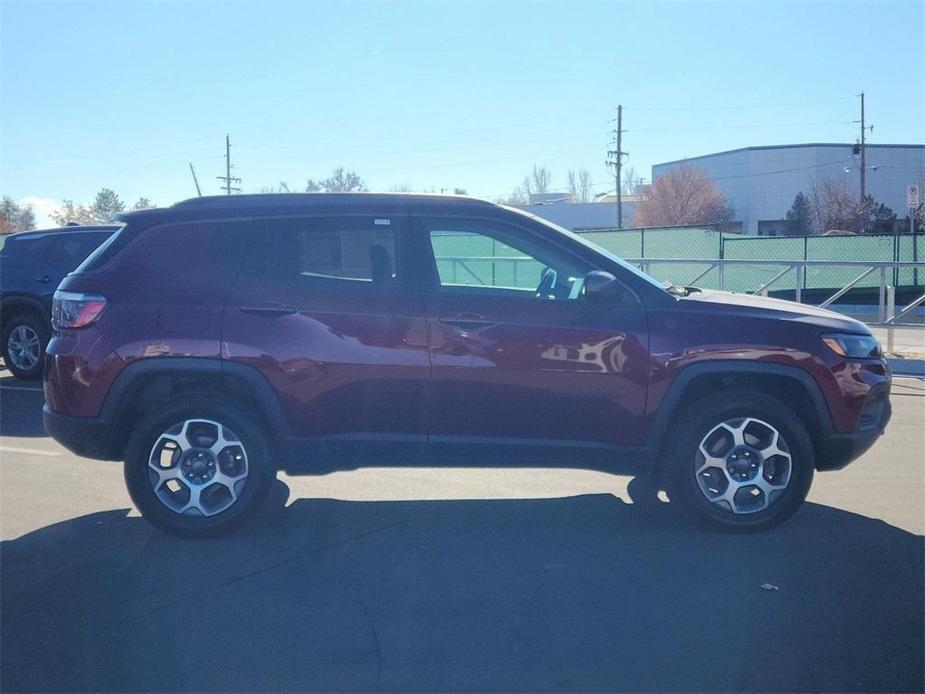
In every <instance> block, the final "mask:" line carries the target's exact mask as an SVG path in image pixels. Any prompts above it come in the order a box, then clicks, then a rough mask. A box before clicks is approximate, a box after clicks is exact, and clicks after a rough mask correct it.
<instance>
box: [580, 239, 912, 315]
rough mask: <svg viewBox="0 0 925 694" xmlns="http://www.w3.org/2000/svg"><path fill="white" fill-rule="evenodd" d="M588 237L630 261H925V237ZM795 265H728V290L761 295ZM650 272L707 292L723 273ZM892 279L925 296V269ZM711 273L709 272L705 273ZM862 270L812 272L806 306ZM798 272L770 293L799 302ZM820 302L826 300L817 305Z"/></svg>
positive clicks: (862, 297)
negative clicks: (761, 290) (758, 290)
mask: <svg viewBox="0 0 925 694" xmlns="http://www.w3.org/2000/svg"><path fill="white" fill-rule="evenodd" d="M578 233H580V234H581V235H582V237H584V238H586V239H588V240H589V241H591V242H593V243H596V244H598V245H599V246H602V247H603V248H606V249H607V250H609V251H611V252H612V253H615V254H616V255H618V256H620V257H622V258H639V259H647V260H648V259H658V258H663V259H679V258H691V259H703V260H722V259H725V260H781V261H793V260H828V261H835V262H838V261H841V262H846V263H848V262H875V261H883V262H915V261H923V260H925V234H915V235H912V234H899V235H873V234H870V235H864V236H860V235H854V236H847V235H846V236H742V235H739V234H725V233H722V232H721V231H720V230H719V229H718V228H716V227H711V226H698V227H671V228H655V229H625V230H621V231H618V230H616V229H606V230H594V231H580V232H578ZM786 267H787V265H786V263H782V264H781V265H780V266H776V265H763V266H754V265H752V266H734V265H731V266H728V267H726V268H725V269H724V272H725V277H724V286H725V288H726V289H727V290H730V291H742V292H747V291H754V290H755V289H756V288H758V287H760V286H762V285H763V284H765V283H766V282H768V281H770V280H772V279H773V278H774V276H775V275H777V274H778V273H779V272H780V271H782V270H783V269H785V268H786ZM649 272H650V274H652V275H653V276H655V277H656V278H657V279H659V280H664V281H669V282H672V283H674V284H679V285H687V284H692V283H694V281H695V280H696V284H697V285H698V286H700V287H704V288H711V289H718V288H719V274H718V269H717V268H714V269H712V270H711V269H710V265H709V264H707V263H696V262H692V263H689V264H687V263H684V264H670V265H669V264H664V265H661V266H660V265H659V264H658V263H652V264H650V265H649ZM890 272H891V273H892V277H891V278H888V281H889V282H890V283H891V284H892V285H893V286H894V287H896V288H897V301H900V300H902V299H904V298H906V297H911V296H912V295H913V294H915V293H916V291H917V292H918V294H921V293H922V291H923V288H922V285H923V283H925V271H922V270H918V269H914V268H900V269H895V270H891V271H890ZM703 273H706V274H703ZM859 274H860V271H859V270H858V268H851V267H847V268H838V267H818V268H812V267H811V268H807V271H806V273H805V274H804V276H803V301H805V302H808V303H821V302H822V301H823V300H825V299H826V298H827V297H828V296H830V295H831V294H833V293H834V292H835V291H837V290H838V289H839V288H841V287H844V286H845V285H847V284H849V283H850V282H851V281H852V280H854V279H855V278H856V277H857V276H858V275H859ZM796 281H797V280H796V276H795V274H794V273H790V274H789V275H785V276H783V277H781V278H780V279H779V280H778V281H776V282H774V285H773V289H772V290H771V291H770V292H769V293H770V294H772V295H775V296H781V297H784V298H792V297H793V296H794V294H795V290H796ZM879 281H880V280H879V276H876V275H875V273H872V274H871V276H869V277H867V278H865V279H863V280H861V281H860V282H859V283H858V284H857V286H856V287H855V288H853V289H852V290H850V291H849V292H848V293H847V294H846V295H845V296H844V297H842V300H841V302H842V303H852V302H854V303H870V302H876V300H877V296H876V295H877V293H878V290H879ZM817 299H818V300H817Z"/></svg>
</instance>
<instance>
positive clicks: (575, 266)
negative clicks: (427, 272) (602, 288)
mask: <svg viewBox="0 0 925 694" xmlns="http://www.w3.org/2000/svg"><path fill="white" fill-rule="evenodd" d="M447 226H449V225H447ZM430 243H431V247H432V249H433V254H434V261H435V264H436V268H437V276H438V278H439V281H440V290H441V291H446V292H452V293H482V294H484V293H491V294H497V295H503V294H506V295H510V296H524V297H534V298H541V299H563V300H567V299H578V298H581V296H582V286H583V282H584V276H585V274H587V272H588V271H589V270H591V269H593V268H590V267H588V266H586V265H585V264H584V263H580V262H578V261H576V260H575V259H574V258H572V257H570V256H567V255H566V254H563V253H559V252H556V250H555V249H553V248H549V247H546V246H540V245H539V244H537V243H536V242H534V241H532V240H531V239H529V238H517V237H515V236H514V235H512V234H510V233H504V232H503V231H497V230H486V231H475V230H470V229H465V228H460V229H452V228H449V229H447V228H440V229H431V230H430Z"/></svg>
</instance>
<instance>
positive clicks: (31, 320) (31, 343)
mask: <svg viewBox="0 0 925 694" xmlns="http://www.w3.org/2000/svg"><path fill="white" fill-rule="evenodd" d="M49 338H50V331H49V329H48V326H47V325H46V324H45V321H43V320H42V318H41V317H40V316H38V315H36V314H34V313H24V314H22V315H19V316H16V317H15V318H14V319H13V320H11V321H10V322H9V324H8V325H6V326H5V327H4V329H3V343H2V348H3V361H5V362H6V366H7V368H8V369H9V370H10V373H12V374H13V375H14V376H16V378H21V379H24V380H27V381H34V380H36V379H39V378H41V377H42V367H43V366H44V364H45V347H46V346H47V345H48V340H49Z"/></svg>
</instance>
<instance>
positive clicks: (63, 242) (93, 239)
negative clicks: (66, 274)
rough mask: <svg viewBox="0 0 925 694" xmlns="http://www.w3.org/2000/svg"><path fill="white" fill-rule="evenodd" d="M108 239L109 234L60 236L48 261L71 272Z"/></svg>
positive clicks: (51, 250)
mask: <svg viewBox="0 0 925 694" xmlns="http://www.w3.org/2000/svg"><path fill="white" fill-rule="evenodd" d="M107 238H109V234H108V233H99V234H88V233H73V234H68V233H65V234H59V235H58V238H57V239H56V240H55V242H54V244H52V247H51V249H50V251H49V253H48V260H49V261H50V262H52V263H54V264H55V265H58V266H60V267H62V268H66V269H68V270H71V269H73V268H76V267H77V266H78V265H80V264H81V263H82V262H83V261H84V259H85V258H86V257H87V256H89V255H90V254H91V253H92V252H93V251H94V250H96V248H97V246H99V245H100V244H101V243H103V241H105V240H106V239H107Z"/></svg>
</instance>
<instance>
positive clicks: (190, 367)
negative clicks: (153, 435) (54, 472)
mask: <svg viewBox="0 0 925 694" xmlns="http://www.w3.org/2000/svg"><path fill="white" fill-rule="evenodd" d="M157 375H163V376H165V377H169V378H176V377H184V376H193V377H196V376H204V377H207V378H210V379H214V380H215V381H217V382H218V383H220V384H221V389H222V391H223V392H226V393H229V395H232V394H234V391H235V388H234V385H233V384H234V383H235V382H238V383H244V384H245V385H246V387H247V388H248V391H249V393H250V394H251V395H252V396H253V399H254V401H255V403H256V404H257V407H258V408H259V410H260V414H261V415H262V416H263V418H264V419H265V420H266V422H267V424H268V425H269V427H270V432H269V434H270V437H271V438H273V439H275V440H276V441H282V440H283V438H285V437H286V436H289V435H290V427H289V422H288V420H287V419H286V416H285V413H284V412H283V408H282V405H280V402H279V398H277V396H276V393H275V392H274V391H273V387H272V386H271V385H270V383H269V381H267V379H266V377H265V376H264V375H263V374H262V373H261V372H260V371H259V370H258V369H257V368H256V367H253V366H249V365H247V364H240V363H236V362H229V361H227V360H224V359H218V358H214V359H213V358H208V357H148V358H145V359H140V360H138V361H135V362H132V363H131V364H129V365H128V366H126V367H125V368H123V369H122V371H120V372H119V375H118V376H116V379H115V381H114V382H113V384H112V386H111V387H110V389H109V393H107V395H106V399H105V400H104V401H103V405H102V407H101V408H100V414H99V419H101V420H102V421H104V422H107V423H109V425H110V426H111V427H112V429H111V430H112V431H113V433H112V436H113V439H112V441H111V444H112V447H113V449H118V448H120V447H121V446H122V445H124V443H125V441H122V440H121V439H124V438H127V436H125V435H124V432H117V431H115V429H116V428H122V427H119V425H120V424H121V422H120V419H121V418H122V416H123V414H124V412H125V411H126V404H127V403H126V399H127V398H131V397H132V395H133V390H134V389H135V388H136V387H137V386H138V385H139V384H140V383H141V381H143V380H147V379H148V378H149V377H151V376H157ZM116 452H117V450H114V453H116Z"/></svg>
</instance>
